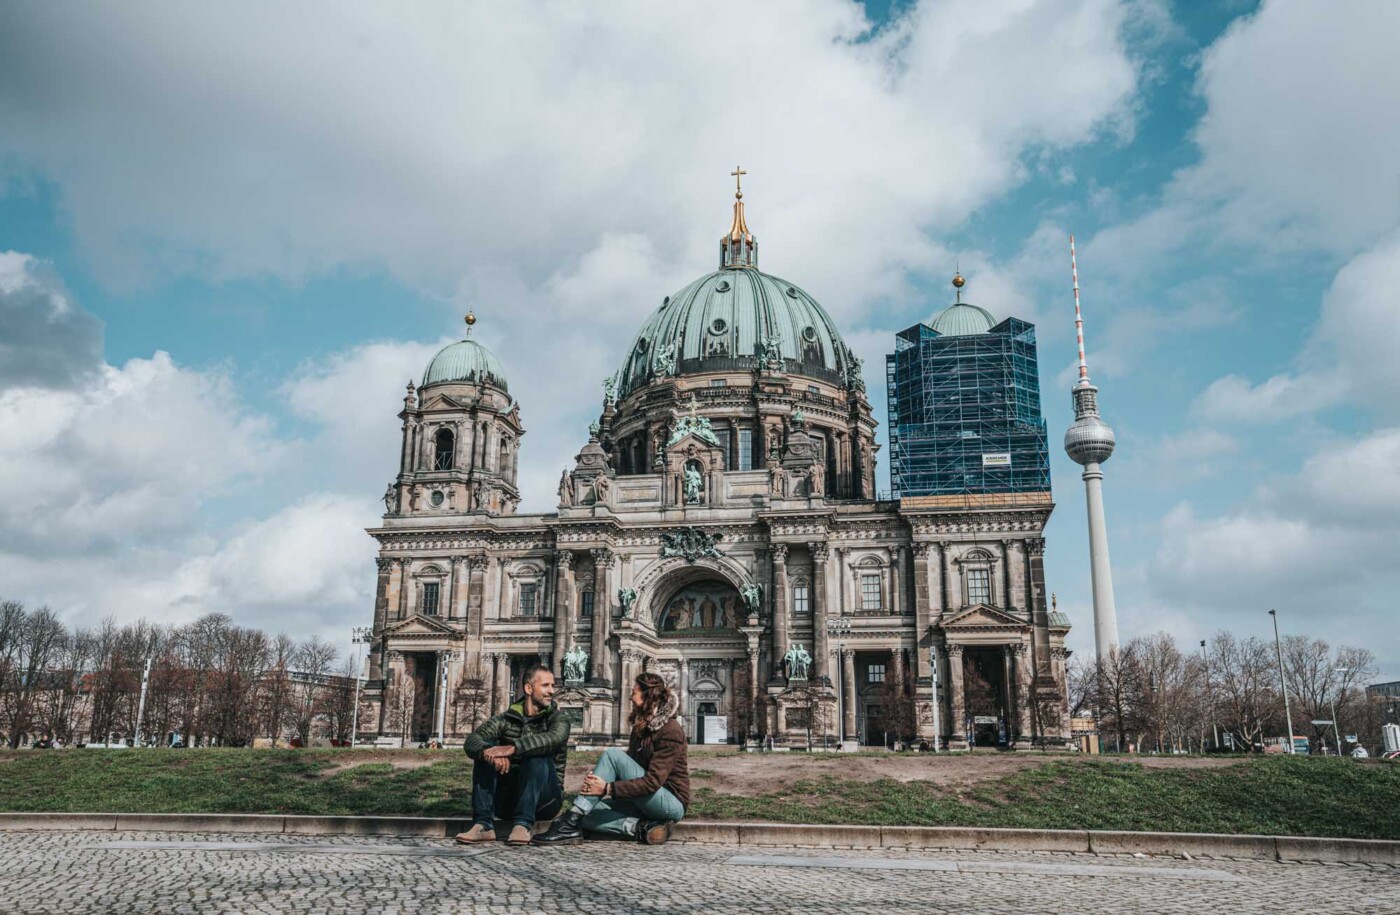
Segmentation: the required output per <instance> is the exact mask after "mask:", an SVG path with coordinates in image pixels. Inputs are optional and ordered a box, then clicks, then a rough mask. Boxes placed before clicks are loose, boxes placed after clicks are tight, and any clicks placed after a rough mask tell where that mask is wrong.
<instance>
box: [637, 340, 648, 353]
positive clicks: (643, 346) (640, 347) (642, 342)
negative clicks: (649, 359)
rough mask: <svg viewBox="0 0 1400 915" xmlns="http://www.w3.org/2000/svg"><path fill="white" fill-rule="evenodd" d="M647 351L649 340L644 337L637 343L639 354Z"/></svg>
mask: <svg viewBox="0 0 1400 915" xmlns="http://www.w3.org/2000/svg"><path fill="white" fill-rule="evenodd" d="M646 351H647V338H646V337H643V338H641V339H640V340H638V341H637V352H639V353H645V352H646Z"/></svg>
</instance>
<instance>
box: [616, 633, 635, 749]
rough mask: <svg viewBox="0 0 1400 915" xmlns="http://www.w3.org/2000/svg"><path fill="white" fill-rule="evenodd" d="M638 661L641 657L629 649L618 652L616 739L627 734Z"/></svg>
mask: <svg viewBox="0 0 1400 915" xmlns="http://www.w3.org/2000/svg"><path fill="white" fill-rule="evenodd" d="M640 660H641V656H640V655H639V654H637V652H635V651H633V650H632V649H630V648H624V649H622V650H621V651H619V652H618V677H617V680H618V689H617V728H616V731H617V733H616V735H615V736H617V737H621V736H623V735H624V734H626V733H627V716H628V715H630V714H631V713H632V681H633V680H634V679H636V677H637V673H638V671H637V667H638V666H639V665H638V662H639V661H640Z"/></svg>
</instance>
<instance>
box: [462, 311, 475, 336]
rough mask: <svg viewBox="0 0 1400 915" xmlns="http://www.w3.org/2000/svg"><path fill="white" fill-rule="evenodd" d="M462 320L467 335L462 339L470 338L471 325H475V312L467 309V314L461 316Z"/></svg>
mask: <svg viewBox="0 0 1400 915" xmlns="http://www.w3.org/2000/svg"><path fill="white" fill-rule="evenodd" d="M462 321H463V323H465V324H466V325H467V335H466V336H465V337H463V338H462V339H463V340H470V339H471V336H472V327H473V326H475V325H476V312H474V311H472V310H471V309H467V316H466V317H465V318H463V319H462Z"/></svg>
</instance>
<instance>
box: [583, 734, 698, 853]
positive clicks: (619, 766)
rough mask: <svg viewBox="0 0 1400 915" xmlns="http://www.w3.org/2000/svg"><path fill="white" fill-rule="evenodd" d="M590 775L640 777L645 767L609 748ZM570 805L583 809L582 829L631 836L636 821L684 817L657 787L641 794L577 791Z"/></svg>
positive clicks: (674, 801)
mask: <svg viewBox="0 0 1400 915" xmlns="http://www.w3.org/2000/svg"><path fill="white" fill-rule="evenodd" d="M593 774H594V775H596V776H598V777H599V778H601V779H602V780H603V781H605V782H616V781H626V780H628V779H633V778H641V777H642V776H643V775H646V774H647V773H646V770H645V769H643V768H642V767H641V766H639V765H637V762H636V760H634V759H633V758H632V757H630V756H628V755H627V752H626V751H625V750H621V749H618V748H617V747H610V748H608V749H607V750H604V751H603V758H602V759H600V760H598V765H596V766H594V767H593ZM574 806H575V807H577V808H579V809H580V810H582V811H583V828H584V829H586V830H588V831H589V832H601V833H607V834H610V835H617V836H630V835H635V834H636V830H637V821H638V820H671V821H672V822H676V821H678V820H680V818H681V817H683V816H685V807H684V806H682V804H681V802H680V799H679V798H677V797H676V796H675V795H674V794H672V793H671V792H670V790H669V789H667V788H658V789H657V790H656V791H654V792H652V793H651V794H648V795H646V796H645V797H610V798H601V797H593V796H589V795H583V794H580V795H579V796H578V797H577V798H575V799H574Z"/></svg>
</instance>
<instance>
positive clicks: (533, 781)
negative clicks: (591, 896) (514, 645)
mask: <svg viewBox="0 0 1400 915" xmlns="http://www.w3.org/2000/svg"><path fill="white" fill-rule="evenodd" d="M521 686H522V688H523V689H524V692H525V695H524V698H522V699H521V700H520V701H519V702H516V703H515V704H513V705H512V706H511V707H510V708H508V709H506V710H505V711H504V712H502V713H501V714H499V715H496V716H494V717H491V718H488V719H486V720H485V721H483V722H482V723H481V727H479V728H477V729H476V730H475V731H473V732H472V733H471V735H470V736H469V737H467V740H466V743H465V744H464V748H465V749H466V751H467V755H468V756H470V757H471V758H472V759H473V760H474V761H475V763H476V764H475V765H474V766H472V827H471V829H468V830H467V831H466V832H463V833H459V834H458V836H457V841H458V842H460V843H462V844H463V845H474V844H476V843H478V842H494V841H495V840H496V830H495V819H496V818H497V817H499V818H500V819H503V820H504V819H509V820H510V821H511V823H512V824H513V825H512V827H511V830H510V836H509V837H508V838H507V839H506V843H507V844H509V845H528V844H530V836H531V827H532V826H533V825H534V823H535V821H536V820H552V819H554V817H556V816H558V814H559V808H560V806H561V805H562V804H563V801H564V762H565V760H566V759H567V758H568V755H569V720H568V719H567V718H565V717H564V715H563V714H562V713H561V712H560V711H559V708H558V706H556V705H555V704H554V674H553V673H551V672H550V670H549V668H548V667H545V666H543V665H539V664H537V665H535V666H534V667H531V668H530V669H529V670H527V671H525V676H524V677H523V678H521Z"/></svg>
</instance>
